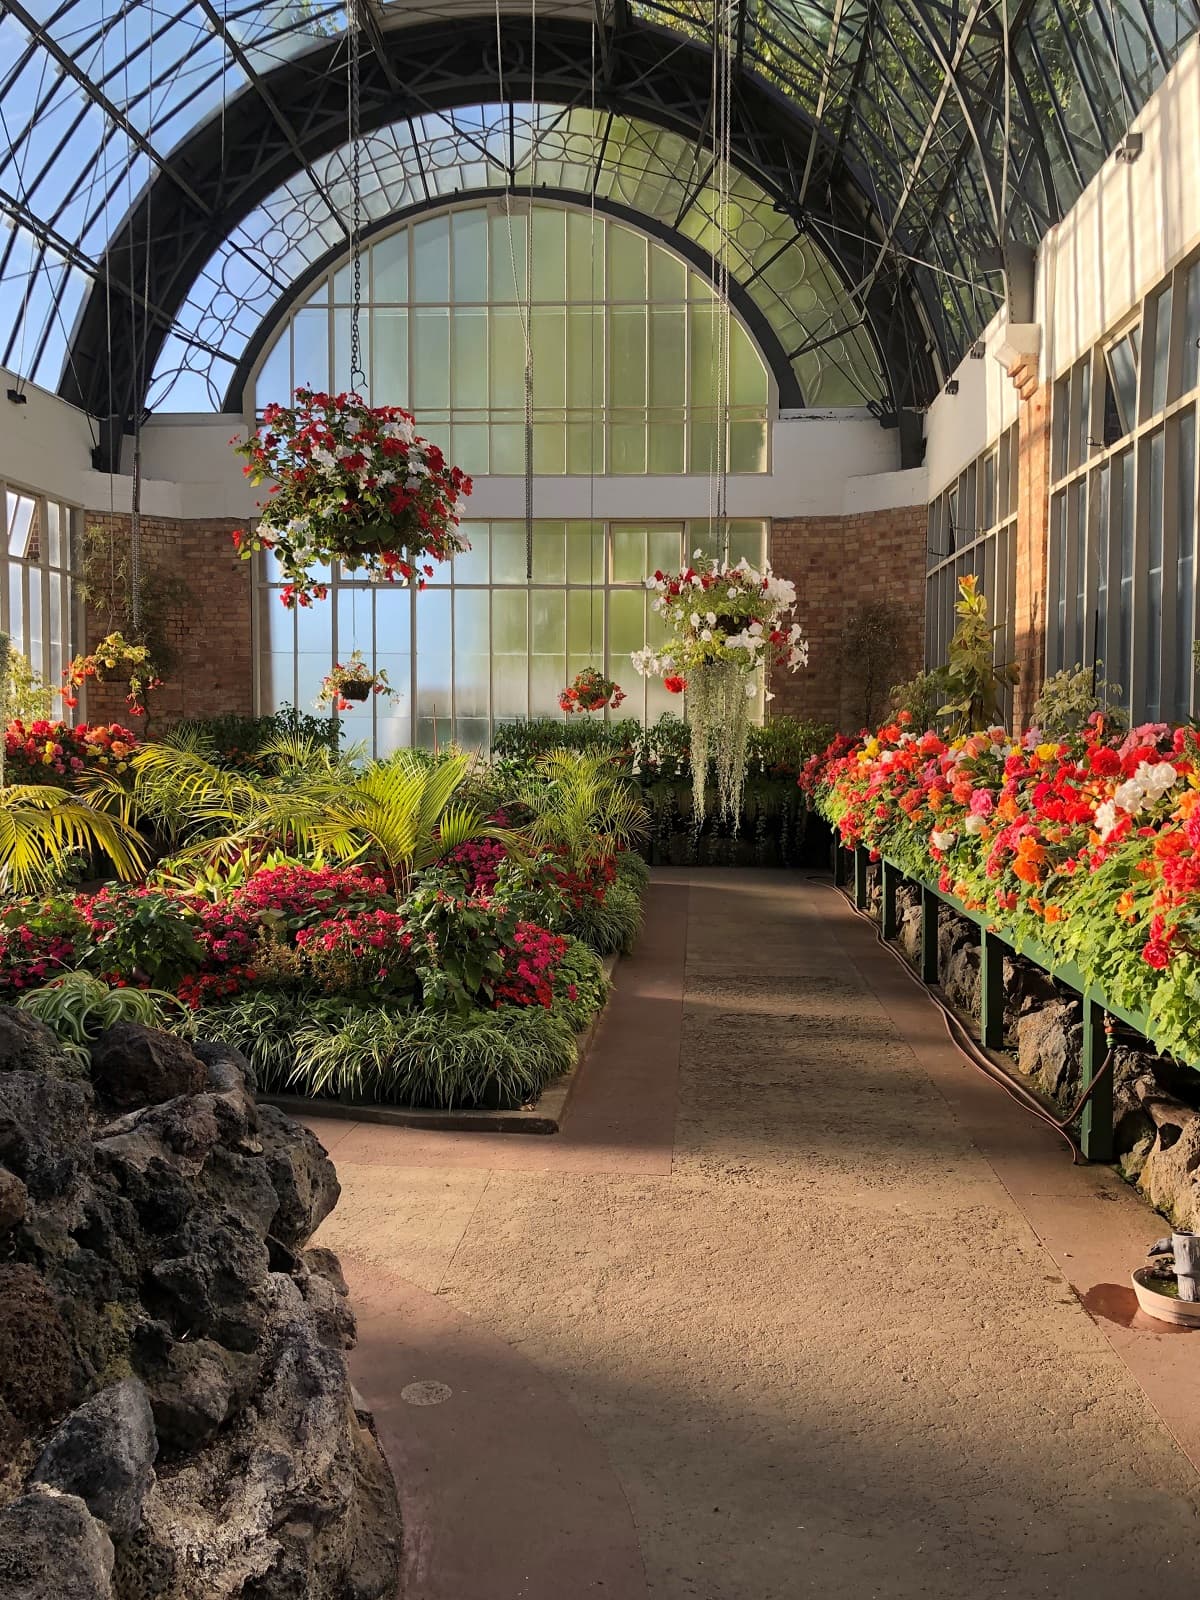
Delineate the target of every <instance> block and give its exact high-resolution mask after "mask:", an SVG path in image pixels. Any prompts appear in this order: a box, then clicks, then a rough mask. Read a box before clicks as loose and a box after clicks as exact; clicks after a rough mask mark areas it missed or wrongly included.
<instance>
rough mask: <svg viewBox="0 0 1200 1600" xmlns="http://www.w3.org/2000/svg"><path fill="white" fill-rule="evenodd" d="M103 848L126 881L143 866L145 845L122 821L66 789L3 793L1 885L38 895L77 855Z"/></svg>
mask: <svg viewBox="0 0 1200 1600" xmlns="http://www.w3.org/2000/svg"><path fill="white" fill-rule="evenodd" d="M95 850H99V851H101V852H103V854H104V855H106V856H107V857H108V858H109V860H110V861H111V862H112V864H113V866H114V868H115V869H116V871H117V873H118V875H119V876H120V877H122V878H124V879H126V880H130V879H133V878H136V877H138V876H139V874H140V873H141V872H142V870H143V869H144V867H145V864H146V860H147V856H148V851H147V847H146V843H145V841H144V840H143V839H141V838H140V837H139V836H138V835H137V834H136V833H135V832H134V830H133V829H132V828H131V827H129V825H128V824H127V823H125V822H123V821H122V820H121V818H120V817H116V816H111V815H109V813H107V812H105V811H100V810H98V809H97V808H96V807H95V806H91V805H89V804H88V803H87V801H86V800H84V799H83V798H81V797H80V796H79V795H75V794H72V793H71V791H70V790H68V789H58V788H55V787H52V786H51V785H49V784H13V785H11V786H9V787H7V788H5V789H0V886H3V887H4V888H5V889H7V890H10V891H11V892H13V893H14V894H28V893H36V892H37V891H38V890H40V889H44V888H48V887H49V886H51V885H52V884H53V883H54V882H55V881H56V879H57V876H58V873H59V871H60V870H61V868H62V866H63V864H64V862H65V861H66V860H67V858H68V857H70V856H71V855H72V854H74V852H76V851H82V852H85V853H87V854H90V853H91V852H92V851H95Z"/></svg>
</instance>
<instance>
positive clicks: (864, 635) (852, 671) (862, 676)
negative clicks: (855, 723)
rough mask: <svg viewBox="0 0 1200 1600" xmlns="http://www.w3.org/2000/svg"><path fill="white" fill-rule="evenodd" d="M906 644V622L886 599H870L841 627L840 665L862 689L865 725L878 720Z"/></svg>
mask: <svg viewBox="0 0 1200 1600" xmlns="http://www.w3.org/2000/svg"><path fill="white" fill-rule="evenodd" d="M903 646H904V625H903V623H902V621H901V619H900V617H899V616H898V614H897V612H896V610H895V607H894V606H891V605H889V604H888V602H887V601H886V600H870V601H868V602H867V603H866V604H865V605H862V606H860V607H859V608H858V610H857V611H855V612H854V614H853V615H852V616H850V617H849V618H848V619H847V621H846V624H845V626H844V627H843V628H842V641H841V665H842V670H843V672H844V673H845V675H846V677H847V679H848V680H849V681H850V682H851V683H853V684H854V685H855V686H856V687H857V689H858V691H859V700H858V709H860V710H861V713H862V722H863V726H864V727H868V728H869V727H871V726H872V724H873V723H874V721H875V716H876V712H877V711H878V709H879V704H880V701H881V700H882V699H883V694H884V689H885V686H886V685H887V683H888V681H889V675H890V673H891V672H892V669H893V668H894V667H895V665H896V657H897V656H898V655H899V653H900V651H901V650H902V649H903Z"/></svg>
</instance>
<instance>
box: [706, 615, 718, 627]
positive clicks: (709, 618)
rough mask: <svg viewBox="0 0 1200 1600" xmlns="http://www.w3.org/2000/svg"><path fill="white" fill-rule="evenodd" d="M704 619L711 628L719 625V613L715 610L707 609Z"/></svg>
mask: <svg viewBox="0 0 1200 1600" xmlns="http://www.w3.org/2000/svg"><path fill="white" fill-rule="evenodd" d="M704 620H705V622H707V623H708V625H709V627H710V628H715V627H716V625H717V613H716V612H715V611H706V612H705V613H704Z"/></svg>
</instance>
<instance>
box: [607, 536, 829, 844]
mask: <svg viewBox="0 0 1200 1600" xmlns="http://www.w3.org/2000/svg"><path fill="white" fill-rule="evenodd" d="M699 554H700V552H699V551H697V552H696V555H697V556H699ZM646 588H647V589H649V590H650V592H651V593H652V594H653V595H654V597H655V598H654V601H653V603H652V609H653V610H654V611H655V612H657V614H658V615H659V616H660V617H661V618H662V619H663V621H664V623H665V624H666V626H667V629H668V630H669V632H670V635H671V637H670V641H669V642H668V644H667V645H666V646H665V647H664V648H663V649H661V650H654V649H651V648H649V647H647V648H646V649H645V650H638V651H637V652H635V654H634V655H633V657H632V660H633V664H634V666H635V667H636V668H637V670H638V672H639V673H641V675H642V676H643V677H647V678H661V679H662V681H663V687H664V688H666V689H667V690H668V691H669V692H670V693H671V694H682V693H684V692H685V691H686V692H687V696H688V700H687V720H688V723H689V724H690V726H691V730H692V796H693V815H694V820H695V825H696V827H697V828H699V827H700V826H701V824H702V823H703V821H704V818H705V815H706V812H707V801H708V793H707V791H708V772H709V765H710V763H711V764H713V765H715V767H716V776H717V809H718V812H719V814H720V816H721V818H722V819H723V820H724V821H725V822H727V823H728V824H729V826H730V827H731V828H733V829H735V830H736V828H737V825H738V819H739V817H740V815H741V809H742V791H743V788H744V787H745V780H746V741H747V736H748V734H749V727H750V707H751V705H752V703H753V702H754V701H755V700H756V699H757V698H758V692H759V688H760V685H761V683H762V676H763V674H764V672H765V670H766V669H767V667H769V666H777V667H782V668H784V669H785V670H786V671H788V672H796V671H797V670H798V669H799V668H800V667H802V666H805V665H807V663H808V644H807V641H806V640H805V639H804V638H803V636H802V635H801V632H800V625H799V623H797V622H793V621H791V620H790V618H791V616H792V613H793V611H794V610H795V606H796V588H795V585H794V584H792V583H790V582H789V581H788V580H787V579H786V578H777V577H776V576H775V574H774V573H773V572H772V571H771V568H770V566H769V565H768V566H766V567H764V568H763V569H762V571H761V572H760V571H759V570H758V569H757V568H755V567H752V566H750V564H749V563H748V562H746V561H740V562H739V563H738V564H737V566H729V565H728V564H727V563H725V562H722V561H717V560H711V561H706V562H702V563H701V565H700V566H698V567H687V568H685V569H684V570H683V571H682V572H675V573H665V572H656V573H655V574H654V576H653V577H650V578H647V579H646ZM771 698H772V696H771V695H770V694H769V693H768V695H767V699H768V700H769V699H771Z"/></svg>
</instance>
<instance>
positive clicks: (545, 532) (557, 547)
mask: <svg viewBox="0 0 1200 1600" xmlns="http://www.w3.org/2000/svg"><path fill="white" fill-rule="evenodd" d="M523 534H524V529H522V535H523ZM566 543H567V528H566V524H565V523H563V522H539V523H536V524H535V525H534V532H533V570H534V574H535V576H536V579H537V581H538V583H565V582H566V579H567V550H566Z"/></svg>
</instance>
